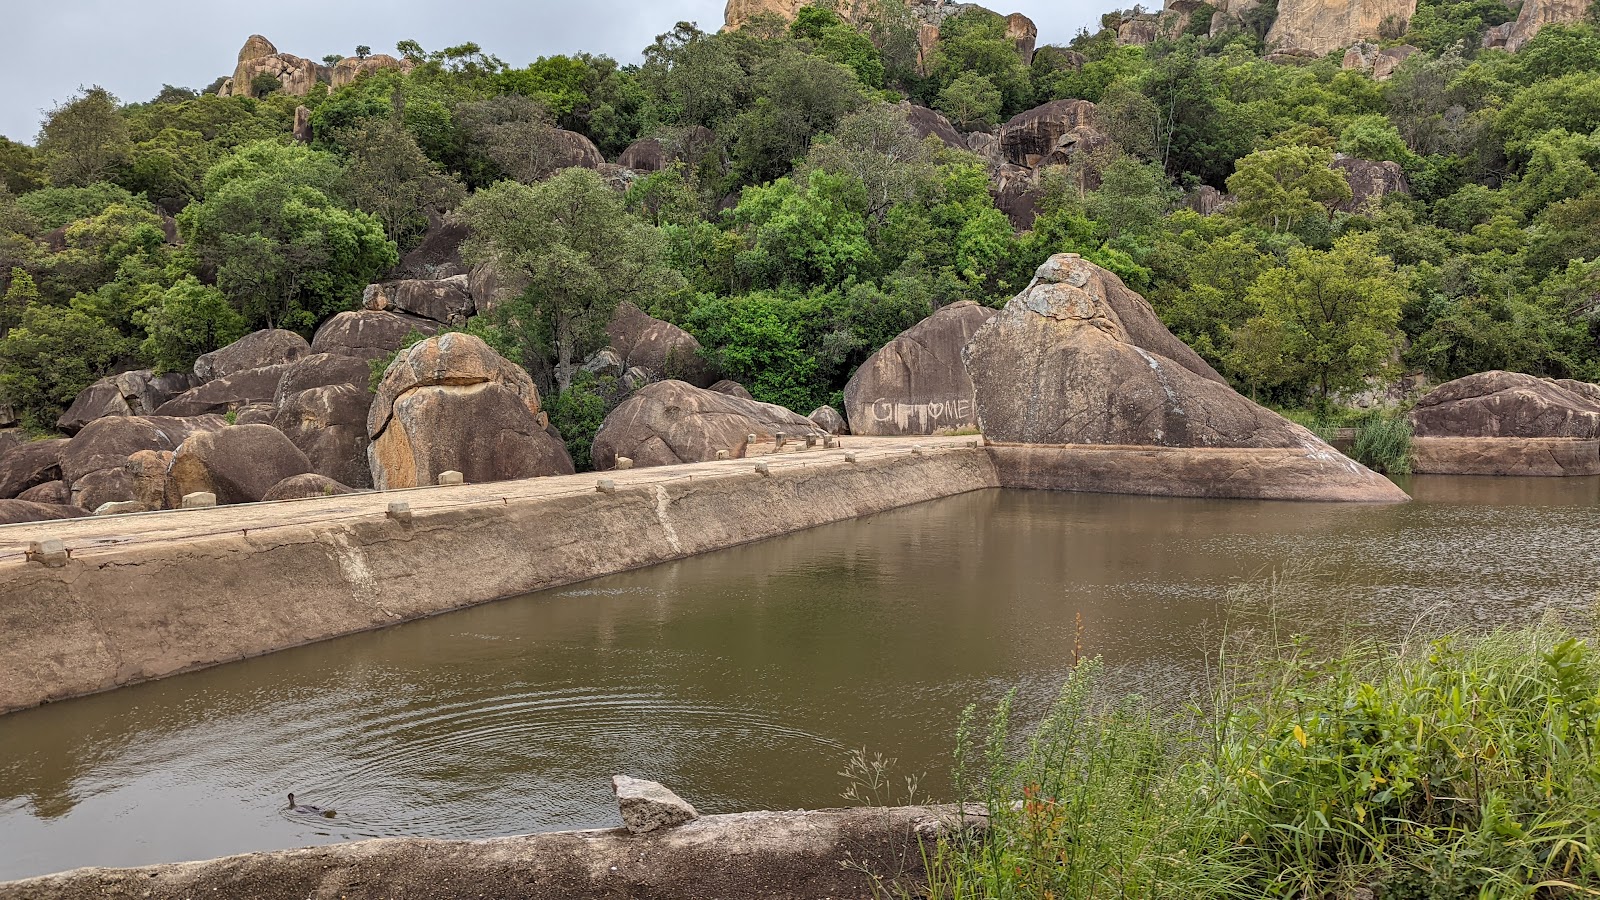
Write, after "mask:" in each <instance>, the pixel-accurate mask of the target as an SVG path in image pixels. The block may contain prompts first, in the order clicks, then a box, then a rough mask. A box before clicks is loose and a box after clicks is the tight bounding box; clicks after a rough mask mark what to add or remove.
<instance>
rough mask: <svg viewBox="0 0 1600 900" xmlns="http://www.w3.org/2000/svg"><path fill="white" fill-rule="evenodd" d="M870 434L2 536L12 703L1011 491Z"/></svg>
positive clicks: (4, 694)
mask: <svg viewBox="0 0 1600 900" xmlns="http://www.w3.org/2000/svg"><path fill="white" fill-rule="evenodd" d="M852 444H853V447H852V449H850V450H848V451H846V450H815V451H805V452H803V453H787V454H778V455H774V456H767V457H762V458H760V459H757V460H726V461H716V462H710V463H701V464H694V465H684V466H671V467H662V468H655V469H635V470H629V471H621V472H605V473H591V474H587V475H573V476H564V477H555V478H535V479H528V480H524V481H515V482H498V483H494V484H481V485H461V486H452V487H433V488H418V489H414V490H409V491H389V492H381V493H365V494H350V495H343V496H337V497H327V498H317V499H312V500H299V501H290V502H285V503H267V504H250V505H244V506H231V507H226V506H225V507H216V508H212V509H196V510H173V511H166V512H160V513H148V514H139V515H131V516H113V517H97V518H89V519H77V520H68V521H58V522H42V523H33V524H29V525H19V526H10V527H6V528H0V635H4V638H5V640H4V641H0V713H4V712H10V711H14V710H18V709H25V708H28V707H32V706H36V705H38V704H40V703H45V702H49V701H52V700H60V699H64V698H67V697H74V696H79V695H83V694H89V693H94V692H96V691H101V690H106V689H109V688H114V687H118V686H121V685H126V684H133V683H137V682H141V681H147V680H150V679H154V678H160V677H163V676H167V675H173V674H176V673H179V672H185V671H189V670H194V669H200V668H204V667H207V666H211V665H216V664H219V663H223V662H230V661H233V660H238V659H244V658H248V657H252V656H258V655H261V654H264V653H270V652H272V651H275V650H283V649H287V648H289V647H295V646H299V645H302V644H307V643H311V642H313V641H319V640H325V639H328V638H332V637H338V636H341V635H346V634H353V633H356V632H360V631H366V630H369V629H374V628H380V627H383V626H386V625H392V624H397V623H400V622H405V621H408V620H411V619H417V618H421V617H424V616H430V615H434V614H437V613H442V612H447V611H450V610H454V609H460V608H463V607H467V606H472V605H475V604H479V603H484V602H488V601H491V600H498V599H502V598H506V597H513V596H516V595H519V594H524V593H528V592H531V591H537V590H543V589H545V588H550V587H557V586H561V585H565V584H571V583H573V582H577V581H583V580H585V579H589V578H595V577H598V576H602V575H609V574H614V573H617V572H623V571H627V570H630V569H637V568H640V567H643V566H649V565H654V564H656V563H661V562H667V561H670V560H675V559H681V558H683V557H687V556H693V555H695V554H698V553H704V552H707V551H710V550H718V549H723V548H726V547H732V546H736V545H739V544H744V543H749V542H751V541H757V540H762V539H764V538H769V537H776V536H778V535H782V534H787V533H790V532H794V531H799V530H801V529H805V528H811V527H814V526H817V525H825V524H828V523H831V522H838V521H843V520H846V519H851V518H855V517H859V516H864V515H871V514H874V513H879V512H883V511H886V510H890V509H894V508H896V507H901V506H907V505H910V504H913V503H920V502H923V501H926V500H936V499H940V498H943V497H949V496H953V495H956V494H960V493H965V492H967V491H972V490H978V489H982V488H993V487H997V486H998V485H999V481H998V479H997V477H996V474H995V470H994V465H993V463H992V461H991V459H990V456H989V454H988V452H987V450H985V449H982V448H981V446H980V445H981V441H977V440H973V439H971V438H959V439H958V438H944V439H941V438H925V439H922V440H920V441H916V442H911V441H906V440H903V439H901V440H880V441H872V440H868V439H858V440H856V441H853V442H852ZM393 504H403V508H396V509H393V510H391V505H393ZM46 540H51V541H60V542H61V549H62V550H64V551H65V552H64V555H55V556H51V557H49V558H48V559H42V558H40V555H39V554H37V553H35V554H33V556H34V558H32V559H30V557H29V551H28V548H29V546H30V545H33V544H34V543H35V542H42V541H46Z"/></svg>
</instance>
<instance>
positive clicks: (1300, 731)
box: [1294, 725, 1306, 747]
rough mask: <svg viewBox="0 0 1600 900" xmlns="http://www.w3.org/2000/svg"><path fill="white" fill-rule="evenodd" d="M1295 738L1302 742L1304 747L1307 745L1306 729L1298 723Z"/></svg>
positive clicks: (1295, 728)
mask: <svg viewBox="0 0 1600 900" xmlns="http://www.w3.org/2000/svg"><path fill="white" fill-rule="evenodd" d="M1294 739H1295V740H1297V741H1299V742H1300V746H1302V747H1304V746H1305V745H1306V730H1305V729H1304V728H1301V727H1300V726H1299V725H1296V726H1295V727H1294Z"/></svg>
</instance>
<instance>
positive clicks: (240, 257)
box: [178, 142, 399, 331]
mask: <svg viewBox="0 0 1600 900" xmlns="http://www.w3.org/2000/svg"><path fill="white" fill-rule="evenodd" d="M342 178H343V170H342V169H341V167H340V165H339V162H338V160H337V159H336V158H335V157H334V156H333V155H332V154H329V153H324V152H321V151H317V150H312V149H309V148H307V147H302V146H284V145H281V144H276V143H271V142H258V143H254V144H249V145H246V146H245V147H242V148H240V149H239V150H238V151H236V152H235V153H233V154H232V155H230V156H229V157H227V158H226V159H224V160H223V161H222V162H220V163H218V164H217V165H216V166H214V167H212V169H211V171H209V172H207V173H206V179H205V194H206V198H205V200H203V201H201V202H199V203H194V204H191V205H190V206H189V207H188V208H187V209H185V210H184V211H183V212H182V213H181V214H180V215H179V216H178V225H179V228H180V229H181V230H182V233H183V235H184V238H185V239H186V241H187V242H188V244H189V245H190V247H191V248H192V249H193V250H194V252H195V253H196V254H197V255H198V256H199V258H200V260H201V262H202V263H204V264H206V265H208V266H211V267H213V268H214V269H215V271H216V273H217V287H218V288H220V289H221V290H222V292H223V294H224V295H226V296H227V298H228V300H229V302H231V303H232V304H233V305H234V307H235V308H236V309H238V310H239V311H240V313H241V314H242V315H244V317H245V319H246V321H248V322H249V323H250V326H251V327H252V328H260V327H285V328H294V329H300V330H302V331H310V330H311V329H312V328H314V327H316V325H317V324H318V323H319V322H321V321H322V320H323V319H325V318H327V317H329V316H331V315H333V314H334V313H336V312H339V311H341V310H344V309H348V308H350V307H351V306H352V305H353V304H354V303H355V302H356V301H357V300H359V299H360V297H361V291H362V289H363V288H365V287H366V285H367V284H369V283H370V282H372V281H373V280H374V279H376V278H377V277H378V275H380V274H382V273H383V272H384V271H386V270H388V269H390V268H392V267H393V266H394V265H395V263H396V262H398V261H399V254H398V252H397V251H396V249H395V245H394V244H393V243H392V242H390V241H389V240H388V239H386V238H385V237H384V231H383V225H382V223H380V222H379V221H378V220H377V218H376V217H374V216H371V215H369V214H367V213H362V212H352V211H350V210H348V209H346V208H344V207H343V206H341V205H340V204H339V203H338V202H337V201H336V200H335V199H334V198H335V197H336V196H338V194H337V187H338V185H339V183H340V181H341V180H342Z"/></svg>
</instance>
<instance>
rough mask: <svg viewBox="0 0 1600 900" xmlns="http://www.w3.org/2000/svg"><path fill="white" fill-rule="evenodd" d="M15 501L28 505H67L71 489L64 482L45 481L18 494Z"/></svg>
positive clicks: (69, 501) (70, 497)
mask: <svg viewBox="0 0 1600 900" xmlns="http://www.w3.org/2000/svg"><path fill="white" fill-rule="evenodd" d="M17 499H18V500H26V501H28V502H29V503H57V504H69V503H71V502H72V488H71V486H70V485H68V484H67V483H66V482H65V481H46V482H45V483H44V484H41V485H37V486H35V487H31V488H28V489H27V490H25V491H23V492H22V493H20V494H18V495H17Z"/></svg>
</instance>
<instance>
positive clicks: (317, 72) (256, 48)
mask: <svg viewBox="0 0 1600 900" xmlns="http://www.w3.org/2000/svg"><path fill="white" fill-rule="evenodd" d="M415 65H416V63H414V62H412V61H411V60H409V59H398V58H396V57H393V56H390V55H388V54H387V53H378V54H374V55H371V56H362V57H355V56H350V57H346V58H344V59H341V60H339V61H338V62H337V63H335V64H333V65H331V66H326V65H323V64H321V63H318V62H313V61H312V60H309V59H306V58H305V57H302V56H295V55H294V54H292V53H280V52H278V48H277V47H276V46H274V45H273V43H272V42H271V41H269V40H267V39H266V38H264V37H262V36H261V35H259V34H252V35H250V38H249V39H248V40H246V41H245V42H244V46H243V47H242V48H240V49H239V64H238V65H237V66H235V67H234V70H233V75H232V76H231V77H228V78H225V79H223V81H222V84H221V86H220V87H218V88H217V96H219V97H251V96H255V93H256V90H257V81H256V79H258V78H260V77H262V76H267V77H268V78H270V79H271V83H272V84H275V85H276V86H275V87H274V88H273V89H274V90H277V91H281V92H283V93H285V94H288V95H290V96H292V97H304V96H306V95H307V94H309V93H311V89H312V88H313V87H315V86H317V85H319V84H325V85H328V86H329V87H331V88H334V89H338V88H341V87H344V86H345V85H347V84H350V83H351V82H353V81H355V80H356V79H357V78H359V77H360V76H362V75H365V74H367V73H368V72H377V71H379V70H382V69H395V70H397V71H401V72H410V71H411V69H412V68H413V67H415Z"/></svg>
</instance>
